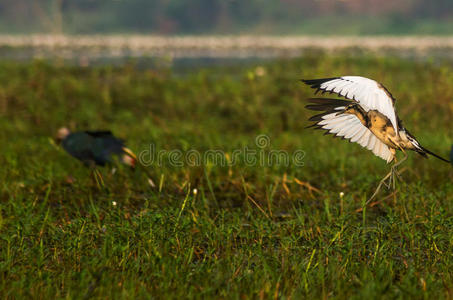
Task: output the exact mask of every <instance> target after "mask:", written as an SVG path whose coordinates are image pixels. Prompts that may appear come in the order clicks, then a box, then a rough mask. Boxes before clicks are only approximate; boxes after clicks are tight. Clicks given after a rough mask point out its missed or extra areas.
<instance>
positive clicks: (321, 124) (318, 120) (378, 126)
mask: <svg viewBox="0 0 453 300" xmlns="http://www.w3.org/2000/svg"><path fill="white" fill-rule="evenodd" d="M302 82H304V83H305V84H307V85H309V86H310V87H311V88H314V89H316V92H315V94H316V93H317V92H319V91H322V93H323V94H324V93H325V92H329V93H330V94H332V93H334V94H337V95H338V96H343V97H344V98H346V99H347V100H341V99H331V98H311V99H309V101H310V102H311V103H312V104H309V105H307V106H306V108H308V109H311V110H315V111H322V113H320V114H317V115H315V116H313V117H311V118H310V119H309V120H310V121H314V122H315V123H314V124H313V125H311V126H309V127H315V128H316V129H324V130H326V131H327V132H326V134H328V133H331V134H333V135H334V136H338V137H342V138H343V139H348V140H349V141H350V142H356V143H358V144H360V145H361V146H362V147H365V148H367V149H368V150H371V151H373V153H374V154H375V155H376V156H378V157H380V158H382V159H384V160H385V161H387V163H390V162H392V161H394V164H393V166H392V167H391V170H390V172H389V173H388V174H387V175H386V176H385V177H384V178H383V179H382V180H381V182H380V183H379V185H378V187H377V189H376V191H375V192H374V194H373V195H372V196H371V198H370V199H369V200H368V201H367V203H368V202H370V201H371V200H372V199H373V198H374V197H375V196H376V195H377V194H378V192H379V190H380V188H381V186H382V184H385V185H386V186H387V187H388V188H390V186H391V184H392V185H393V189H394V188H395V178H396V176H399V174H398V172H397V170H396V167H397V166H398V165H400V164H401V163H402V162H403V161H405V160H406V159H407V154H406V151H405V150H412V151H415V152H417V153H419V154H420V155H422V156H423V157H427V156H428V154H429V155H432V156H434V157H436V158H438V159H440V160H442V161H445V162H449V161H448V160H447V159H445V158H442V157H440V156H439V155H437V154H434V153H433V152H431V151H429V150H428V149H426V148H424V147H423V146H421V145H420V143H419V142H418V141H417V140H416V139H415V137H414V136H413V135H412V134H410V133H409V131H408V130H407V129H406V128H404V126H403V124H402V122H401V120H400V119H399V118H398V116H397V115H396V113H395V99H394V98H393V96H392V94H390V92H389V91H388V90H387V89H386V88H385V87H384V86H383V85H382V84H380V83H378V82H376V81H374V80H372V79H369V78H365V77H360V76H342V77H333V78H323V79H312V80H302ZM396 150H401V151H402V152H403V154H404V157H403V158H402V159H401V160H400V161H399V162H396ZM386 180H389V182H388V184H387V183H386Z"/></svg>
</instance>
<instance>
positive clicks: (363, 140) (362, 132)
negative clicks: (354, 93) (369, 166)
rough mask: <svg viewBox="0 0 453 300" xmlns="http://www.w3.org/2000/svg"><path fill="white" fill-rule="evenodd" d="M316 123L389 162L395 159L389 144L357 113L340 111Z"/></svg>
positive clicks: (328, 131)
mask: <svg viewBox="0 0 453 300" xmlns="http://www.w3.org/2000/svg"><path fill="white" fill-rule="evenodd" d="M326 117H327V118H326ZM315 125H317V126H318V128H321V129H325V130H327V133H331V134H333V135H335V136H338V137H343V138H345V139H348V140H349V141H350V142H355V143H358V144H359V145H361V146H362V147H364V148H367V149H368V150H371V151H372V152H373V153H374V154H375V155H376V156H378V157H380V158H382V159H384V160H386V161H387V162H390V161H391V160H392V159H393V155H392V153H391V152H390V149H389V148H388V146H387V145H385V144H384V143H382V142H381V141H380V140H379V139H378V138H377V137H376V136H375V135H374V134H373V133H372V132H371V131H370V130H369V129H368V128H367V127H365V126H364V125H363V124H362V123H361V122H360V120H359V119H358V118H357V117H356V116H355V115H351V114H338V113H334V114H328V115H325V116H324V117H323V119H322V120H321V121H319V122H317V123H316V124H315Z"/></svg>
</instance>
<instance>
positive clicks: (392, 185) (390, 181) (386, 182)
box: [365, 166, 401, 206]
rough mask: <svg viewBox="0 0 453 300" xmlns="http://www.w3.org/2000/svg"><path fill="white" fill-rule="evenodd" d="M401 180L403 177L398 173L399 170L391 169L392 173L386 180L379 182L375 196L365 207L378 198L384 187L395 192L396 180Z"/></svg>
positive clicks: (386, 176)
mask: <svg viewBox="0 0 453 300" xmlns="http://www.w3.org/2000/svg"><path fill="white" fill-rule="evenodd" d="M397 179H399V180H401V176H400V174H399V173H398V170H397V169H396V167H394V166H393V167H392V168H391V169H390V172H389V173H388V174H387V175H385V177H384V178H382V180H381V181H380V182H379V185H378V187H377V188H376V191H375V192H374V193H373V195H372V196H371V197H370V198H369V199H368V200H367V202H366V203H365V206H366V205H368V204H369V203H370V202H371V201H372V200H373V199H374V198H375V197H376V196H377V194H378V193H379V191H380V190H381V187H382V186H383V185H384V186H386V187H387V189H390V188H392V189H393V190H395V189H396V180H397Z"/></svg>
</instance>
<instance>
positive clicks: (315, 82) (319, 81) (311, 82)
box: [300, 77, 341, 88]
mask: <svg viewBox="0 0 453 300" xmlns="http://www.w3.org/2000/svg"><path fill="white" fill-rule="evenodd" d="M340 78H341V77H329V78H318V79H301V80H300V81H302V82H303V83H305V84H306V85H309V86H311V87H312V88H316V87H318V86H320V85H321V84H323V83H324V82H328V81H331V80H334V79H340Z"/></svg>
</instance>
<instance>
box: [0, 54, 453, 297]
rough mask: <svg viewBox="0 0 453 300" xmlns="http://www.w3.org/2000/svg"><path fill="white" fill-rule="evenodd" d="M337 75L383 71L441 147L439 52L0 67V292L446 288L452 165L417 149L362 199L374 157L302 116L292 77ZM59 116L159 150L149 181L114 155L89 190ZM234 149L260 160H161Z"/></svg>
mask: <svg viewBox="0 0 453 300" xmlns="http://www.w3.org/2000/svg"><path fill="white" fill-rule="evenodd" d="M346 74H349V75H353V74H355V75H362V76H368V77H371V78H375V79H377V80H379V81H381V82H382V83H383V84H384V85H386V87H387V88H388V89H389V90H390V91H391V92H392V93H393V95H394V96H395V97H396V98H397V110H398V112H399V115H400V117H401V118H402V119H403V120H404V122H405V123H404V124H405V126H406V127H407V128H408V129H409V130H410V131H411V133H413V134H414V135H415V136H416V137H417V138H418V139H419V141H421V143H422V144H423V145H424V146H425V147H427V148H428V149H430V150H432V151H434V152H436V153H439V154H441V155H443V156H448V152H449V149H450V145H451V144H452V143H453V135H452V133H453V132H452V124H453V123H452V119H453V101H452V99H453V63H452V62H451V61H438V60H436V59H432V60H429V61H428V62H418V63H414V62H411V61H406V60H402V59H397V58H382V57H381V58H377V57H369V56H361V55H358V56H354V55H347V54H338V56H328V55H323V54H309V55H307V56H305V57H302V58H299V59H291V60H281V61H278V62H271V63H268V64H264V65H260V66H258V65H242V66H231V67H225V66H224V67H213V68H210V69H202V70H185V71H179V72H173V71H172V70H171V69H166V68H155V69H147V70H141V69H140V68H137V67H136V66H134V64H133V63H131V64H128V65H125V66H123V67H108V66H105V67H96V68H81V67H71V66H65V65H61V64H59V63H58V62H53V63H44V62H39V61H37V62H33V63H30V64H17V63H8V62H2V63H0V128H1V131H0V144H1V148H2V149H1V156H0V164H1V165H2V168H1V169H0V185H1V194H0V295H2V298H10V299H12V298H29V297H33V298H41V299H49V298H69V299H71V298H76V299H87V298H91V297H95V298H105V299H110V298H113V299H121V298H124V299H126V298H129V299H134V298H149V297H150V296H152V297H153V298H174V299H181V298H215V299H230V298H233V299H255V298H263V299H271V298H282V299H299V298H308V299H319V298H323V299H324V298H333V299H346V298H348V299H349V298H356V299H373V298H386V299H393V298H406V299H407V298H418V299H421V298H424V299H426V298H430V299H442V298H444V299H452V298H453V250H452V249H453V201H452V200H453V168H452V166H451V165H448V164H446V163H444V162H441V161H439V160H436V159H434V158H430V159H423V158H422V157H421V156H419V155H417V154H415V153H411V154H410V158H409V160H408V162H407V163H406V164H405V165H403V168H404V169H405V171H404V173H403V178H404V183H399V184H398V188H397V193H396V194H392V193H391V192H389V191H386V190H383V191H382V192H381V194H380V195H379V198H378V199H377V200H378V203H376V204H375V205H374V206H373V207H368V208H366V209H363V210H362V209H361V208H362V205H363V203H364V202H365V201H366V199H367V196H370V195H371V193H372V192H373V189H374V188H375V187H376V185H377V182H378V181H379V179H380V178H381V177H382V176H383V175H385V174H386V172H387V171H388V166H387V165H386V163H385V162H384V161H383V160H381V159H379V158H377V157H375V156H374V155H373V154H372V153H371V152H369V151H367V150H364V149H362V148H361V147H360V146H359V145H356V144H350V143H348V142H346V141H341V140H340V139H333V138H332V137H330V136H323V135H322V134H321V132H320V131H313V130H309V129H304V127H305V126H307V125H309V123H308V122H307V121H306V120H307V118H308V117H309V115H310V112H308V111H306V110H305V109H304V105H305V104H306V101H305V98H307V97H309V96H311V95H312V91H311V90H310V89H309V88H308V87H307V86H303V85H302V84H301V83H300V82H298V79H299V78H313V77H315V78H316V77H327V76H329V77H330V76H335V75H346ZM63 125H66V126H69V127H70V128H71V129H111V130H112V131H113V132H114V133H115V134H116V135H118V136H120V137H123V138H125V139H126V140H127V144H128V146H129V148H131V149H133V150H134V151H135V152H137V153H142V154H143V153H146V150H147V149H150V147H151V146H150V145H152V147H154V149H155V150H156V151H159V150H161V151H162V150H165V151H167V152H166V155H164V156H163V161H162V164H161V165H156V164H153V165H151V166H149V167H148V170H149V172H150V173H151V174H152V176H153V178H154V181H155V182H156V185H157V187H155V188H152V187H151V186H150V185H149V184H148V182H147V180H146V176H145V175H144V172H143V171H140V170H135V171H133V170H130V169H128V168H125V167H121V166H118V167H117V171H116V173H115V174H112V172H111V168H103V169H101V173H102V174H103V177H104V180H105V187H104V188H102V187H101V188H100V187H99V186H98V185H97V184H96V183H95V181H94V180H93V178H92V176H91V171H90V169H88V168H85V167H84V166H83V165H82V164H80V163H79V162H78V161H76V160H75V159H73V158H71V157H70V156H69V155H67V154H66V153H65V152H63V151H62V150H61V149H60V148H59V147H58V146H56V145H55V144H54V142H53V140H52V137H53V136H54V134H55V133H56V130H57V129H58V128H59V127H61V126H63ZM263 135H265V136H266V140H265V145H263V144H257V143H256V142H257V140H256V139H257V137H262V136H263ZM246 147H247V149H249V150H255V151H256V153H257V154H256V155H257V157H258V162H255V163H253V162H252V163H250V162H247V161H246V160H245V158H246V155H245V154H244V152H241V153H242V154H241V155H240V156H239V159H238V161H237V162H236V163H235V164H232V163H231V164H226V165H225V164H224V165H219V163H216V162H215V161H213V160H208V161H202V162H201V163H198V164H197V163H194V162H193V161H184V160H179V161H178V163H175V162H174V161H173V163H170V162H171V157H170V154H169V153H175V151H181V153H182V154H183V155H185V154H187V153H188V152H189V151H191V150H193V151H192V152H194V153H195V151H198V152H196V153H200V154H203V153H206V151H208V150H210V149H213V150H220V151H222V152H223V153H225V157H227V158H228V159H231V157H232V153H234V152H235V151H236V150H237V149H245V148H246ZM273 150H283V151H286V153H289V154H294V153H296V151H298V150H299V151H300V150H302V151H303V153H304V155H303V165H302V164H301V163H300V161H299V162H298V163H297V164H296V163H290V164H283V163H261V161H260V160H259V158H260V155H264V156H265V155H268V154H269V153H271V151H273ZM170 151H173V152H170ZM183 157H186V156H183ZM340 193H343V194H344V196H340ZM343 194H342V195H343Z"/></svg>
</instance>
